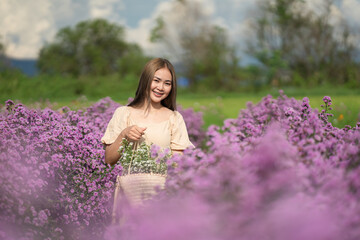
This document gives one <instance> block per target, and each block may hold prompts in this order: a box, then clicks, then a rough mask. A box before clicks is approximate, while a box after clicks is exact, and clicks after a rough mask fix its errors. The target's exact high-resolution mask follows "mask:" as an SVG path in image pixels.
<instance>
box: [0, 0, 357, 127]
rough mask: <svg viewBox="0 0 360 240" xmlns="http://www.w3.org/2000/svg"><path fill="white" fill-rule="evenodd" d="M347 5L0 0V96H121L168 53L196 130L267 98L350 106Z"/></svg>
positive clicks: (348, 115) (353, 42) (347, 117)
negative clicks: (198, 114) (198, 123)
mask: <svg viewBox="0 0 360 240" xmlns="http://www.w3.org/2000/svg"><path fill="white" fill-rule="evenodd" d="M359 12H360V1H359V0H342V1H341V0H311V1H310V0H191V1H190V0H169V1H165V0H61V1H60V0H35V1H26V0H2V1H1V4H0V26H1V27H0V100H1V103H0V104H2V105H4V101H6V100H7V99H12V100H18V101H21V102H22V103H25V104H35V105H36V106H40V107H45V106H51V107H54V108H58V107H60V106H64V105H67V106H69V107H71V108H80V107H83V106H88V105H90V104H92V103H93V102H95V101H97V100H99V99H101V98H104V97H107V96H109V97H111V98H112V99H114V100H115V101H118V102H120V103H122V104H126V102H127V99H128V98H129V97H133V96H134V93H135V90H136V86H137V83H138V79H139V75H140V73H141V70H142V67H143V66H144V64H145V62H146V61H148V60H149V59H151V58H153V57H165V58H168V59H169V60H170V61H171V62H172V63H173V64H174V65H175V69H176V72H177V76H178V79H179V100H178V102H179V103H180V104H181V105H182V106H184V107H193V108H194V109H195V110H197V111H202V112H203V113H204V119H205V122H206V124H205V126H208V125H210V124H222V121H223V120H224V119H225V118H235V117H237V114H238V113H239V110H240V109H242V108H245V107H246V102H248V101H252V102H255V103H256V102H257V101H259V100H260V99H261V98H262V97H264V96H266V95H267V94H272V95H273V96H275V97H276V96H278V91H279V90H280V89H283V90H284V91H285V94H286V95H288V96H289V97H295V98H297V99H300V100H301V99H302V98H303V97H305V96H307V97H309V98H310V104H311V105H312V107H314V108H317V107H320V105H321V102H322V97H323V96H325V95H329V96H331V97H332V98H333V102H334V114H335V116H334V118H333V123H334V124H335V125H337V126H344V125H346V124H349V125H354V124H356V122H357V121H360V120H359V112H360V91H359V88H360V44H359V43H360V15H359V14H358V13H359Z"/></svg>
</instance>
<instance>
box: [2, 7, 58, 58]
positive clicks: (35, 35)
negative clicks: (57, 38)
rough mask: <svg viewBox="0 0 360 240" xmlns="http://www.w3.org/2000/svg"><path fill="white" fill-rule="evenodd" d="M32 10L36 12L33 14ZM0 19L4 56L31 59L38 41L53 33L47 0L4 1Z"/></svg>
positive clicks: (36, 51) (39, 44)
mask: <svg viewBox="0 0 360 240" xmlns="http://www.w3.org/2000/svg"><path fill="white" fill-rule="evenodd" d="M32 9H36V13H34V11H32ZM0 16H1V17H0V22H1V26H2V27H1V30H0V31H1V32H0V34H1V35H2V37H3V40H4V43H5V47H6V52H7V54H8V55H10V56H12V57H18V58H24V57H25V58H31V57H35V56H36V55H37V53H38V50H39V47H40V46H41V43H42V39H43V38H46V37H49V36H51V35H53V34H54V30H53V29H52V26H53V24H54V22H53V18H52V16H51V11H50V2H49V1H47V0H38V1H21V0H5V1H3V4H2V5H1V7H0Z"/></svg>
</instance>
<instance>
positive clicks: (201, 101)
mask: <svg viewBox="0 0 360 240" xmlns="http://www.w3.org/2000/svg"><path fill="white" fill-rule="evenodd" d="M284 92H285V94H286V95H287V96H288V97H294V98H295V99H298V100H302V99H303V98H304V97H308V98H309V99H310V105H311V107H312V108H317V109H320V105H321V104H322V103H323V102H322V98H323V97H324V96H325V95H327V96H330V97H331V98H332V102H333V106H332V107H333V109H334V110H333V111H332V112H331V113H333V114H334V117H333V118H332V120H331V121H332V123H333V124H334V126H337V127H340V128H341V127H344V126H345V125H351V126H355V124H356V123H357V122H358V121H360V119H359V117H360V116H359V112H360V93H359V92H357V91H356V90H355V89H345V88H314V89H296V88H289V89H284ZM132 94H133V93H132V92H130V91H128V92H126V91H124V92H122V93H119V94H116V95H115V96H111V97H112V99H113V100H115V101H117V102H119V103H120V104H126V103H127V99H128V97H131V95H132ZM268 94H271V95H272V96H273V97H274V98H276V97H277V96H278V95H279V93H278V90H276V89H270V90H263V91H260V92H257V93H251V92H250V93H244V92H242V93H239V92H238V93H228V92H212V93H207V94H199V93H191V92H189V91H186V90H184V89H180V90H179V94H178V104H180V105H181V106H182V107H184V108H190V107H191V108H193V109H194V110H195V111H201V112H203V117H204V122H205V124H204V127H205V128H207V127H208V126H210V125H212V124H215V125H222V123H223V121H224V120H225V119H227V118H236V117H237V116H238V114H239V112H240V110H241V109H244V108H246V103H247V102H253V103H254V104H256V103H258V102H259V101H260V100H261V99H262V98H263V97H264V96H266V95H268ZM104 97H105V96H104ZM97 100H99V99H98V98H96V99H95V98H90V99H87V98H86V97H79V98H76V99H74V98H72V97H57V98H52V99H50V102H49V101H47V100H37V101H34V100H24V101H22V102H23V103H24V104H26V105H28V106H30V107H41V108H43V107H46V106H50V107H51V108H53V109H58V108H60V107H62V106H69V107H70V108H71V109H73V110H76V109H79V108H84V107H88V106H90V105H91V104H93V103H94V102H96V101H97ZM20 101H21V99H20Z"/></svg>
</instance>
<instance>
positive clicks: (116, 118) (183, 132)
mask: <svg viewBox="0 0 360 240" xmlns="http://www.w3.org/2000/svg"><path fill="white" fill-rule="evenodd" d="M129 108H130V107H128V106H122V107H119V108H117V109H116V110H115V112H114V115H113V116H112V118H111V120H110V122H109V124H108V126H107V128H106V131H105V134H104V136H103V137H102V138H101V142H102V143H104V144H112V143H113V142H115V140H116V138H117V137H118V136H119V134H120V133H121V131H122V130H124V129H125V128H127V127H129V126H132V125H138V126H140V127H147V129H146V130H145V134H144V135H143V137H142V139H141V140H140V143H141V142H143V141H145V143H146V144H148V145H151V144H155V145H157V146H159V147H161V148H163V149H165V148H170V149H171V150H184V149H186V148H187V147H194V145H193V144H192V143H191V142H190V140H189V136H188V132H187V129H186V125H185V122H184V119H183V117H182V116H181V114H180V113H179V112H178V111H174V114H172V115H171V116H170V118H169V119H168V120H166V121H162V122H158V123H152V124H151V125H147V124H143V123H139V122H136V121H134V120H133V119H132V118H131V114H130V109H129Z"/></svg>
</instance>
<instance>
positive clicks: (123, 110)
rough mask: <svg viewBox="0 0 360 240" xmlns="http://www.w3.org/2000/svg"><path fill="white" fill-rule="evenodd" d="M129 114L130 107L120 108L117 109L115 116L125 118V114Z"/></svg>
mask: <svg viewBox="0 0 360 240" xmlns="http://www.w3.org/2000/svg"><path fill="white" fill-rule="evenodd" d="M128 113H129V107H128V106H120V107H118V108H116V109H115V112H114V115H115V116H123V115H124V114H128Z"/></svg>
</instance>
